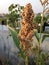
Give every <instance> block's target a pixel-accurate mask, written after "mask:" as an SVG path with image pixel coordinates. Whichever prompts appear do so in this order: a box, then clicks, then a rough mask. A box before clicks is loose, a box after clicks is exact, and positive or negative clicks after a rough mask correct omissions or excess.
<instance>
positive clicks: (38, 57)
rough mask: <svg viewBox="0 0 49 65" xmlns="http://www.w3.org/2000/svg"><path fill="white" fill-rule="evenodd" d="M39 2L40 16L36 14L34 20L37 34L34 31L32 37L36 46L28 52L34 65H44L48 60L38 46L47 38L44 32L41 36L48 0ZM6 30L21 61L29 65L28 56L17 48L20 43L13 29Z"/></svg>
mask: <svg viewBox="0 0 49 65" xmlns="http://www.w3.org/2000/svg"><path fill="white" fill-rule="evenodd" d="M40 2H41V4H42V7H43V11H42V16H41V15H40V14H38V16H37V17H36V18H35V21H36V22H38V23H40V27H39V28H40V29H39V33H38V30H37V29H34V36H35V37H36V39H37V45H36V46H35V47H33V46H32V47H31V49H30V50H31V51H32V54H33V55H34V57H33V60H32V61H34V63H35V65H46V61H47V60H48V59H49V55H48V53H46V52H43V49H41V47H40V45H41V43H43V42H44V40H45V38H46V37H49V34H48V33H46V32H44V33H43V36H42V27H43V24H44V22H45V21H46V20H47V19H45V17H44V12H45V7H46V6H47V5H48V0H44V2H42V0H40ZM12 6H13V5H12ZM11 9H12V8H11ZM14 25H15V24H14ZM8 28H9V30H10V32H11V35H12V37H13V40H14V42H15V44H16V46H17V47H18V49H19V51H20V52H19V56H21V57H22V58H23V60H24V61H25V65H29V64H28V56H26V54H24V52H25V51H26V50H25V51H23V49H21V48H20V46H19V45H20V41H19V40H18V38H17V33H16V31H15V30H14V29H13V28H11V27H9V26H8ZM28 44H29V43H28ZM23 47H24V46H23ZM27 50H28V49H27ZM27 52H28V51H27ZM27 52H26V53H27ZM29 53H30V52H29Z"/></svg>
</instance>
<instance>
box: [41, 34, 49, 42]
mask: <svg viewBox="0 0 49 65" xmlns="http://www.w3.org/2000/svg"><path fill="white" fill-rule="evenodd" d="M47 37H49V34H44V35H43V37H42V42H43V41H44V40H45V39H46V38H47Z"/></svg>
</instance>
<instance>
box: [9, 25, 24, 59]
mask: <svg viewBox="0 0 49 65" xmlns="http://www.w3.org/2000/svg"><path fill="white" fill-rule="evenodd" d="M8 28H9V30H10V32H11V35H12V38H13V41H14V43H15V45H16V47H17V48H18V49H19V52H20V54H21V57H23V58H25V56H24V53H23V51H22V50H21V49H20V47H19V44H20V42H19V39H18V38H17V32H16V31H15V30H14V29H13V28H11V27H9V26H8Z"/></svg>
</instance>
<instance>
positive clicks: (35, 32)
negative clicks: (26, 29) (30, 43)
mask: <svg viewBox="0 0 49 65" xmlns="http://www.w3.org/2000/svg"><path fill="white" fill-rule="evenodd" d="M34 35H35V37H36V39H37V41H38V42H39V34H38V31H37V30H35V31H34Z"/></svg>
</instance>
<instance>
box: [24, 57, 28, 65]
mask: <svg viewBox="0 0 49 65" xmlns="http://www.w3.org/2000/svg"><path fill="white" fill-rule="evenodd" d="M25 65H28V57H27V56H26V59H25Z"/></svg>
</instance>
